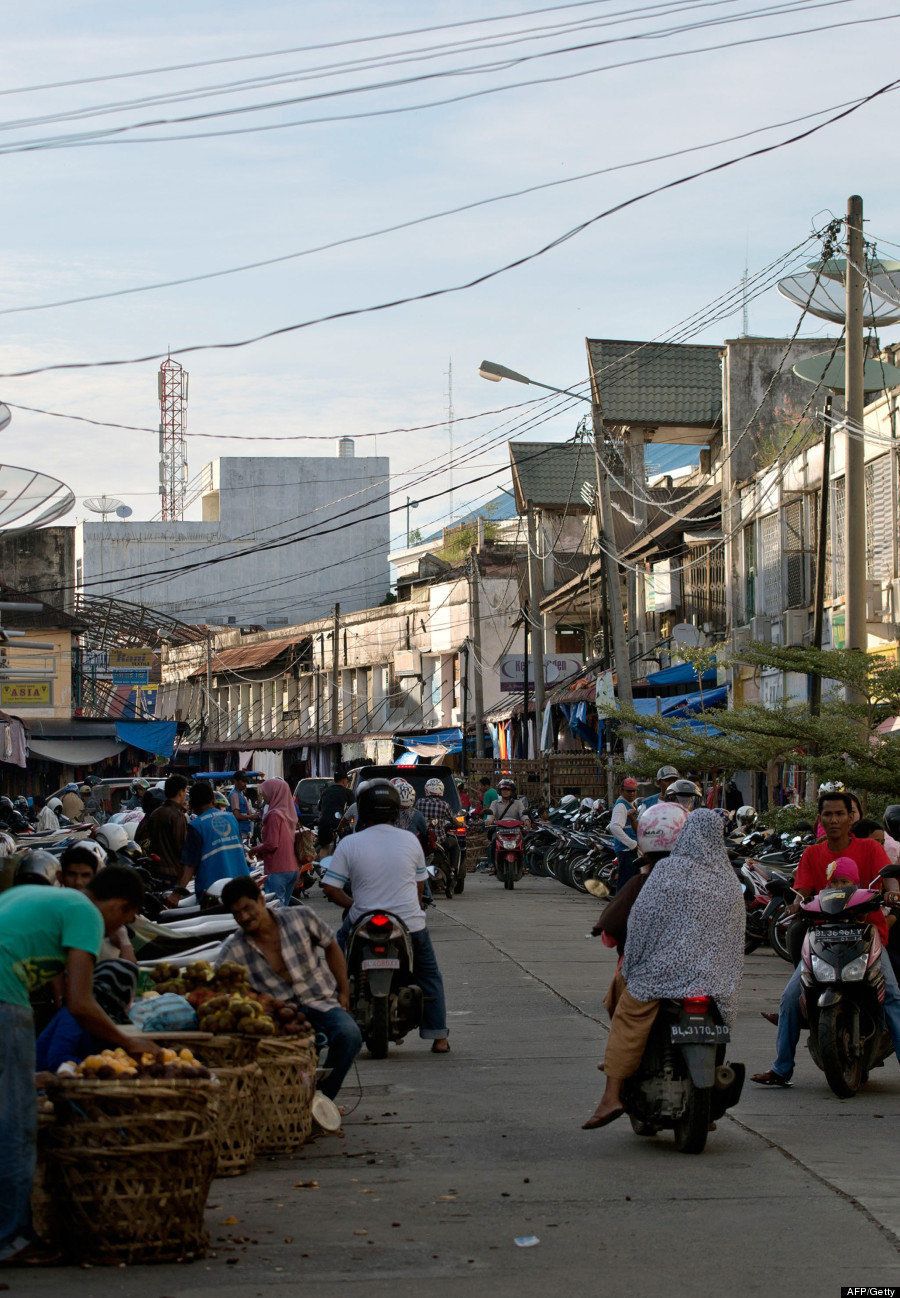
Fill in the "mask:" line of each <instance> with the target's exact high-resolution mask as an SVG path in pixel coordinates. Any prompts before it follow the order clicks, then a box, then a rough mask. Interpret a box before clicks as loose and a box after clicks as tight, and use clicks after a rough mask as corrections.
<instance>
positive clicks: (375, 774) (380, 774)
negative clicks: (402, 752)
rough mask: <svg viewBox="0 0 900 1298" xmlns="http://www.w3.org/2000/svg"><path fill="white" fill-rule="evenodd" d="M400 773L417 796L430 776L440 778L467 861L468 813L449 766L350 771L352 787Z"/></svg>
mask: <svg viewBox="0 0 900 1298" xmlns="http://www.w3.org/2000/svg"><path fill="white" fill-rule="evenodd" d="M398 777H400V778H402V779H404V780H406V781H407V783H409V784H411V785H412V786H413V788H414V789H415V791H416V797H417V798H421V797H422V796H423V794H424V793H425V783H426V781H427V780H434V779H438V780H440V781H441V783H442V784H443V786H444V797H445V798H446V799H447V802H448V803H449V806H450V810H451V811H452V812H453V815H454V818H455V820H456V837H457V839H458V840H459V859H460V861H462V862H465V859H466V857H465V853H466V817H465V813H464V812H463V807H462V803H461V802H460V800H459V789H458V788H457V787H456V780H455V778H454V774H453V771H451V770H450V767H449V766H357V767H355V768H354V770H352V771H351V772H350V788H351V789H352V790H353V791H355V790H356V789H357V788H358V787H359V785H360V784H362V782H363V780H395V779H397V778H398Z"/></svg>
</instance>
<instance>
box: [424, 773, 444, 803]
mask: <svg viewBox="0 0 900 1298" xmlns="http://www.w3.org/2000/svg"><path fill="white" fill-rule="evenodd" d="M443 796H444V781H443V780H439V779H437V777H435V778H434V779H431V780H426V781H425V797H426V798H442V797H443Z"/></svg>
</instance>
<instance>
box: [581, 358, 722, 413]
mask: <svg viewBox="0 0 900 1298" xmlns="http://www.w3.org/2000/svg"><path fill="white" fill-rule="evenodd" d="M587 350H588V359H589V363H590V368H591V373H592V375H593V377H594V379H595V381H596V383H597V387H598V389H599V392H600V403H601V405H602V407H603V417H604V419H605V420H606V421H607V422H608V423H611V424H643V425H645V426H646V427H648V428H658V427H660V426H666V425H668V426H672V427H685V428H713V427H714V426H716V425H718V424H719V423H720V422H721V417H722V366H721V358H720V357H721V349H720V348H719V347H710V346H701V345H697V344H693V343H690V344H685V343H656V342H644V343H642V342H626V341H623V340H622V339H618V338H588V339H587Z"/></svg>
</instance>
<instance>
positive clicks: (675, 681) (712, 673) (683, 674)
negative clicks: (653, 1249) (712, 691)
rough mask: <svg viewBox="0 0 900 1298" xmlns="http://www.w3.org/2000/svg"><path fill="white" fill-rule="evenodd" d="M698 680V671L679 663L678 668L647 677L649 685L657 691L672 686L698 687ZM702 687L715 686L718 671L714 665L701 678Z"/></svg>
mask: <svg viewBox="0 0 900 1298" xmlns="http://www.w3.org/2000/svg"><path fill="white" fill-rule="evenodd" d="M697 680H698V676H697V671H696V669H695V668H694V667H692V666H691V664H690V663H678V665H677V666H676V667H665V668H663V670H662V671H660V672H651V673H650V675H649V676H648V677H647V684H648V685H652V686H654V687H655V688H656V689H663V688H667V687H668V686H670V685H696V684H697ZM699 680H700V684H701V685H714V684H715V682H716V669H715V666H714V665H713V666H712V667H710V668H709V669H708V670H707V671H705V672H704V673H703V675H702V676H701V677H700V678H699Z"/></svg>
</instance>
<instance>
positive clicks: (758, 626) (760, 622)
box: [750, 613, 772, 644]
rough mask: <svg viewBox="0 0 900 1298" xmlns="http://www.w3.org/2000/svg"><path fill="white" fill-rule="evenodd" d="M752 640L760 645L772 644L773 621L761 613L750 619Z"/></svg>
mask: <svg viewBox="0 0 900 1298" xmlns="http://www.w3.org/2000/svg"><path fill="white" fill-rule="evenodd" d="M750 639H751V640H755V641H757V642H758V643H759V644H771V643H772V619H771V618H770V617H769V616H768V615H767V614H765V613H760V614H758V615H757V616H756V617H752V618H751V619H750Z"/></svg>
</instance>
